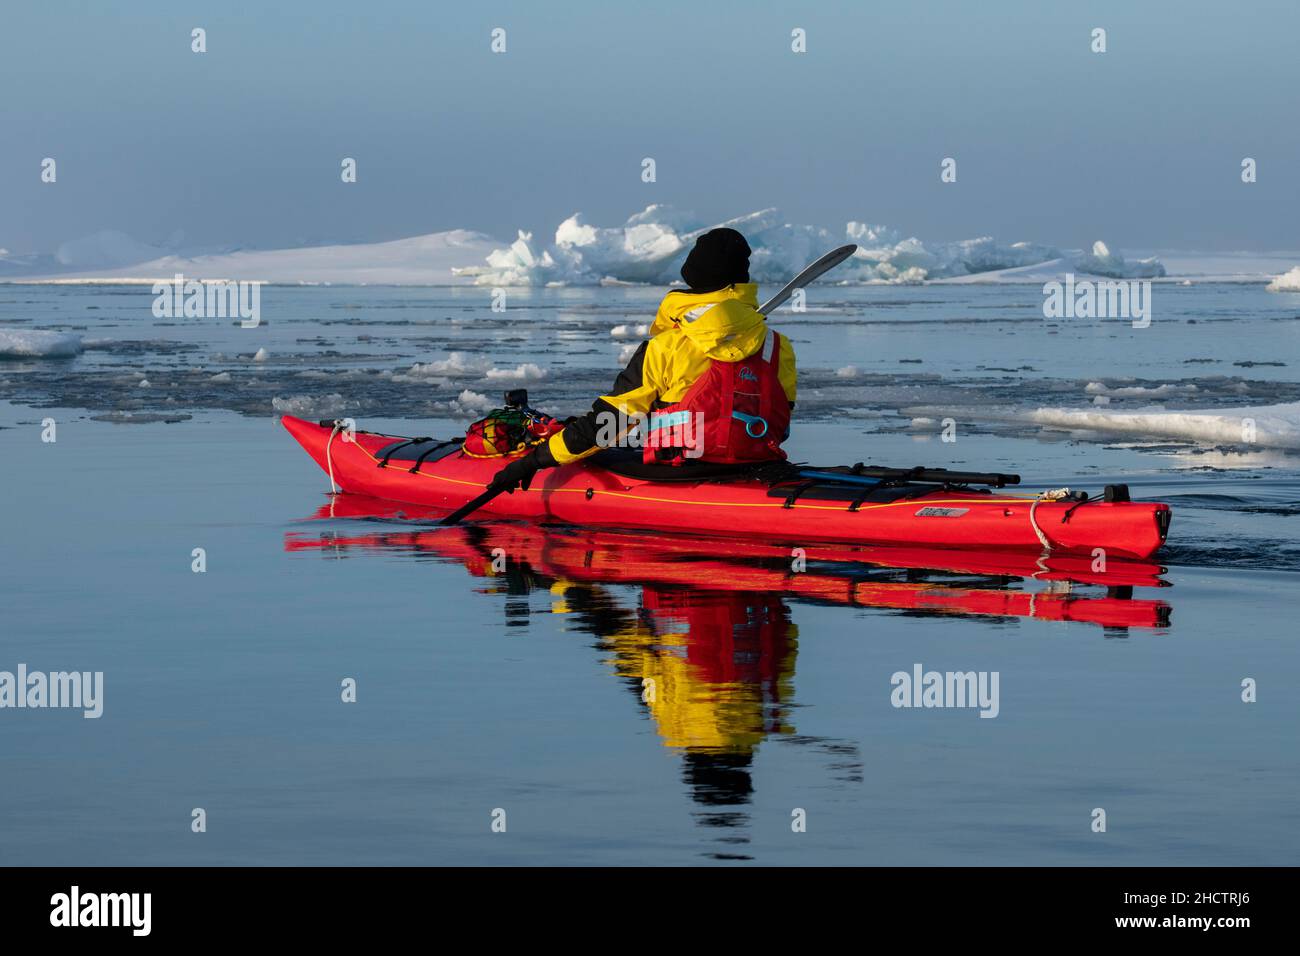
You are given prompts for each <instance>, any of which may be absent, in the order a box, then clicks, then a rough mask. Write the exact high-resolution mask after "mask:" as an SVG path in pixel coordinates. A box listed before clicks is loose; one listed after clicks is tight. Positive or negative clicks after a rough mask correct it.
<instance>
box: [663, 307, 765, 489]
mask: <svg viewBox="0 0 1300 956" xmlns="http://www.w3.org/2000/svg"><path fill="white" fill-rule="evenodd" d="M780 352H781V337H780V336H779V335H777V334H776V333H775V332H773V331H771V330H769V331H768V333H767V338H766V339H765V340H764V341H763V347H762V348H761V349H760V350H759V351H757V352H755V353H754V354H753V355H751V356H749V358H746V359H742V360H741V361H739V362H723V361H720V360H718V359H714V360H713V362H712V364H711V365H710V366H709V368H708V371H706V372H705V373H704V374H703V375H701V376H700V377H699V378H697V379H696V380H695V381H694V383H692V385H691V387H690V388H689V389H687V390H686V394H685V395H683V396H682V398H681V401H678V402H674V403H673V404H671V405H667V406H665V407H664V408H661V409H658V410H656V411H654V412H651V413H650V421H649V427H648V433H647V434H646V439H645V445H644V449H643V452H642V458H643V460H644V461H645V462H646V463H647V464H655V463H657V464H673V465H680V464H681V463H682V462H683V461H685V460H688V459H695V460H698V461H710V462H718V463H722V464H739V463H741V462H748V461H779V460H783V459H784V458H785V457H786V455H785V452H784V451H782V450H781V442H783V441H785V439H786V436H787V435H788V434H789V432H790V399H789V398H788V397H787V396H786V394H785V388H784V387H782V385H781V377H780V375H779V374H778V369H779V368H780V360H781V355H780Z"/></svg>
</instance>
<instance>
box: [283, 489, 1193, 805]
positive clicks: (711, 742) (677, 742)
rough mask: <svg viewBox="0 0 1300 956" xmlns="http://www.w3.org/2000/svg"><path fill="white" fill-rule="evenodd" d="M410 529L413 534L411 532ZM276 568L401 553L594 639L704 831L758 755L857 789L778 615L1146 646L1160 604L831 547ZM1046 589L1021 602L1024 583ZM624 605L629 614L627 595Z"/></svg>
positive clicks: (422, 541)
mask: <svg viewBox="0 0 1300 956" xmlns="http://www.w3.org/2000/svg"><path fill="white" fill-rule="evenodd" d="M440 515H441V512H429V513H427V514H425V513H423V512H422V510H421V509H419V508H417V507H413V506H409V505H400V504H395V503H391V502H380V501H377V500H375V499H370V498H365V497H362V496H355V495H338V496H335V497H334V498H333V499H332V500H331V504H330V505H328V506H326V507H325V508H322V509H321V511H320V512H318V513H317V515H316V516H315V517H318V518H348V517H368V518H389V519H399V520H395V521H393V523H392V524H390V525H388V526H389V527H396V528H399V529H400V528H401V524H402V522H401V520H400V519H417V520H418V519H436V517H438V516H440ZM417 528H419V526H417ZM285 547H286V549H287V550H290V551H300V550H314V549H324V550H326V551H329V552H339V551H352V550H363V551H364V550H367V549H370V550H383V551H395V550H396V551H414V552H418V553H420V554H421V555H431V556H434V557H436V558H437V559H439V560H443V561H448V562H454V563H457V564H461V565H463V566H464V567H465V569H466V570H467V571H469V572H470V573H471V574H472V575H474V576H475V577H478V578H482V579H484V580H488V581H491V582H492V584H491V586H490V587H489V588H487V589H485V590H486V591H487V593H497V594H501V595H503V596H504V597H505V598H506V600H505V602H504V611H505V614H506V616H507V619H508V622H509V623H511V624H516V625H523V626H526V625H527V623H528V621H529V620H530V618H531V615H532V614H534V613H535V612H536V607H535V600H536V596H537V595H538V594H539V593H542V594H545V595H546V596H547V600H549V602H550V604H549V610H550V611H551V612H552V613H555V614H561V615H565V617H566V626H568V627H570V628H572V629H576V630H579V631H582V632H584V633H588V634H591V635H593V636H594V637H595V638H596V639H597V640H598V644H599V647H601V648H602V649H604V650H605V651H606V652H607V654H608V657H607V661H608V663H609V665H610V668H611V670H612V672H613V673H614V674H615V675H616V676H617V677H618V678H619V679H620V680H621V681H623V682H624V684H625V685H626V687H627V690H628V692H629V695H630V696H633V697H635V698H636V699H637V700H638V701H639V702H640V705H641V706H643V707H644V708H645V711H646V713H647V714H648V716H649V718H650V719H651V721H652V722H653V724H654V727H655V729H656V731H657V733H658V736H659V738H660V740H661V741H662V743H663V745H664V746H665V747H669V748H671V749H673V750H674V751H677V752H679V753H680V754H681V755H682V759H683V776H684V779H685V781H686V783H687V785H688V786H689V787H690V788H691V792H692V796H693V797H694V799H695V800H696V802H697V803H698V804H699V805H700V806H701V815H702V818H703V821H704V822H705V823H706V824H709V825H717V826H735V825H739V824H740V823H741V820H740V819H739V818H740V817H743V807H744V805H745V804H747V803H748V801H749V795H750V793H751V790H752V780H751V777H750V766H751V763H752V761H753V759H754V755H755V753H756V751H757V750H758V748H759V746H760V745H761V744H763V743H764V742H765V741H768V740H782V739H784V740H790V741H797V742H799V743H800V744H806V745H809V746H812V747H814V748H817V749H820V750H822V751H824V752H825V753H827V754H829V755H831V757H832V762H833V764H834V766H835V768H836V769H835V772H836V773H838V774H841V775H842V776H843V778H844V779H857V778H858V777H859V776H860V773H861V768H860V766H858V761H857V759H856V748H854V747H853V746H852V745H851V744H845V743H842V742H833V741H821V740H814V739H810V738H807V737H800V736H798V735H796V732H795V727H794V723H793V719H792V716H791V715H792V712H793V711H792V707H793V703H794V683H793V680H794V673H795V658H796V653H797V649H798V643H799V642H798V629H797V627H796V625H795V623H794V621H793V620H792V617H791V609H790V603H791V602H794V603H816V604H829V605H844V606H853V607H870V608H886V609H897V610H899V611H902V612H905V613H909V614H929V615H944V616H959V617H961V616H967V617H969V616H974V617H980V618H985V619H988V618H990V617H991V618H995V619H1004V620H1014V619H1018V618H1039V619H1043V620H1050V621H1075V622H1083V623H1087V624H1092V625H1094V626H1097V625H1100V626H1101V627H1102V628H1103V629H1104V630H1105V633H1106V635H1107V636H1124V635H1127V634H1128V633H1129V632H1130V629H1139V630H1140V632H1146V633H1156V634H1158V633H1161V632H1162V631H1163V630H1165V629H1166V628H1167V627H1168V625H1169V606H1168V604H1166V603H1165V602H1164V601H1159V600H1151V599H1139V598H1134V597H1133V589H1134V588H1135V587H1161V586H1163V585H1164V582H1163V581H1162V580H1161V579H1160V577H1159V575H1160V573H1161V572H1163V568H1161V567H1160V566H1158V565H1154V564H1150V563H1147V562H1127V563H1124V562H1114V561H1112V562H1110V563H1109V565H1108V567H1107V568H1106V570H1105V571H1103V572H1097V571H1095V570H1093V568H1092V566H1091V564H1090V562H1089V560H1088V559H1086V558H1071V557H1052V558H1046V559H1045V558H1036V557H1034V556H1030V555H1022V554H1002V555H997V554H990V553H987V552H981V553H971V554H966V553H963V552H954V551H942V552H933V551H922V550H918V549H878V548H864V547H842V546H832V547H825V548H809V549H807V550H806V552H804V553H803V558H804V560H805V561H806V570H796V568H804V567H805V565H804V563H803V562H802V561H801V562H795V561H793V560H792V555H791V550H790V549H789V548H787V547H783V546H779V545H771V544H762V543H756V542H752V541H740V540H726V541H722V540H718V539H699V538H690V537H685V536H673V535H660V534H647V533H636V532H618V531H599V530H590V529H582V528H546V527H540V526H537V525H533V524H526V523H493V524H482V525H472V526H460V527H454V528H440V529H437V530H423V529H419V530H410V531H408V530H404V529H402V530H393V531H385V532H379V533H375V532H371V533H366V534H356V535H351V534H348V533H347V531H346V529H344V531H343V533H338V532H336V531H335V532H331V533H329V534H325V535H313V534H303V533H296V532H291V533H289V534H287V535H286V538H285ZM1031 579H1032V580H1035V581H1037V582H1044V583H1043V584H1035V585H1034V586H1033V587H1030V586H1029V585H1028V582H1030V581H1031ZM614 585H634V586H638V587H639V588H640V590H639V593H638V594H637V595H636V596H634V597H629V596H628V592H627V591H626V589H625V588H615V587H613V586H614Z"/></svg>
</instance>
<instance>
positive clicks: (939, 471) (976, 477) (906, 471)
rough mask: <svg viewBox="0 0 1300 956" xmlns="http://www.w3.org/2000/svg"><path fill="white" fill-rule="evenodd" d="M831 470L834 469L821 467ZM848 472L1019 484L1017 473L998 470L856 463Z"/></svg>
mask: <svg viewBox="0 0 1300 956" xmlns="http://www.w3.org/2000/svg"><path fill="white" fill-rule="evenodd" d="M823 470H827V471H833V470H835V469H823ZM848 473H849V474H854V475H861V476H862V477H864V478H879V479H881V480H882V481H922V482H936V483H938V484H950V485H991V486H992V487H994V488H1003V487H1006V486H1007V485H1018V484H1020V476H1019V475H1003V474H999V473H998V472H995V471H991V472H982V471H949V470H948V469H947V468H876V467H873V466H871V465H863V464H860V463H859V464H857V465H854V466H853V467H852V468H851V469H849V472H848Z"/></svg>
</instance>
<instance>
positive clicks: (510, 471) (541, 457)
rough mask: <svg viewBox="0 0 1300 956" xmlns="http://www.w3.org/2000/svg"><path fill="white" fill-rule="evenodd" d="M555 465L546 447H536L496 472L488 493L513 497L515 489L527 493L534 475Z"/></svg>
mask: <svg viewBox="0 0 1300 956" xmlns="http://www.w3.org/2000/svg"><path fill="white" fill-rule="evenodd" d="M555 464H556V461H555V458H554V457H553V456H552V455H551V453H550V451H549V450H548V449H547V447H546V445H544V444H543V445H538V446H537V447H536V448H534V449H533V450H532V451H530V452H529V453H528V454H526V455H524V456H523V457H522V458H516V459H515V460H514V461H512V462H511V463H510V464H508V465H506V466H505V467H504V468H502V469H501V470H500V471H498V472H497V473H496V475H495V476H494V477H493V479H492V481H491V482H489V483H488V486H487V488H488V491H495V492H497V493H498V494H500V493H501V492H503V491H504V492H505V493H506V494H508V495H513V494H514V493H515V489H516V488H522V489H523V490H524V491H527V490H528V486H529V485H531V484H532V483H533V476H534V475H536V474H537V473H538V472H539V471H541V470H542V469H543V468H551V467H553V466H554V465H555Z"/></svg>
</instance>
